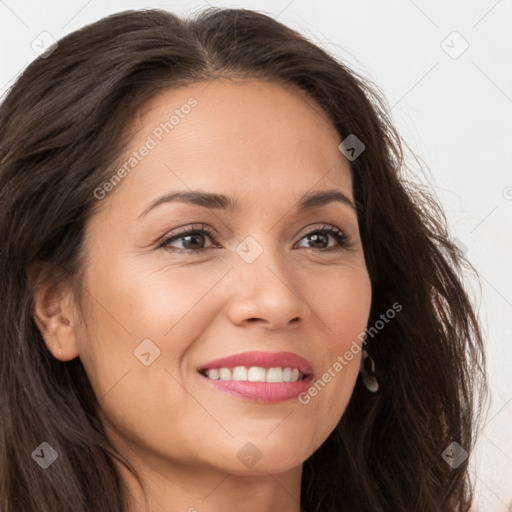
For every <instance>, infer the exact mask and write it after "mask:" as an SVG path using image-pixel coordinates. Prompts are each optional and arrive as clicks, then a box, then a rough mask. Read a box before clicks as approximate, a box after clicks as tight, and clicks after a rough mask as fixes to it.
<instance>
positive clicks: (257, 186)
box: [112, 80, 351, 218]
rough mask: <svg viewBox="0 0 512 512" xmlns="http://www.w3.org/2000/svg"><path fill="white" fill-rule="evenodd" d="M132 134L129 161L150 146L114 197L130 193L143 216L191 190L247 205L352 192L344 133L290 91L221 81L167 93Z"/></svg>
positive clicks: (145, 111) (148, 107)
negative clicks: (320, 191) (330, 190)
mask: <svg viewBox="0 0 512 512" xmlns="http://www.w3.org/2000/svg"><path fill="white" fill-rule="evenodd" d="M130 133H131V138H130V142H129V145H128V150H127V152H126V154H125V155H123V158H122V159H121V163H123V162H124V163H126V162H127V161H128V159H129V157H130V155H133V152H134V151H135V152H139V153H140V151H138V150H140V149H141V148H143V147H144V146H146V147H150V149H149V150H146V151H144V153H145V155H144V156H143V157H140V155H139V158H138V160H137V161H136V162H135V165H134V166H133V168H132V169H131V170H130V171H129V176H127V177H126V178H124V179H123V180H122V183H121V185H120V186H119V188H122V189H123V190H116V194H114V195H113V196H114V197H112V199H113V201H114V202H115V201H116V198H115V196H116V195H120V196H124V201H123V202H126V201H128V202H129V207H130V208H131V207H133V208H135V207H137V208H138V209H139V210H140V211H142V209H143V207H144V204H142V203H147V201H150V200H151V199H152V198H153V197H154V196H156V195H158V194H161V193H164V192H169V191H171V190H176V189H180V190H186V189H187V188H188V189H197V188H200V189H203V190H209V191H214V192H222V193H224V194H226V195H230V196H233V197H236V198H238V199H239V200H240V201H243V202H245V203H246V204H248V203H250V201H251V199H254V200H256V201H258V202H259V203H260V204H261V201H269V202H272V201H274V200H273V199H272V197H274V195H275V197H277V198H278V199H279V201H283V200H284V199H285V197H284V196H283V194H285V195H289V196H291V197H292V198H293V197H298V196H299V195H302V194H303V193H304V192H305V191H306V190H307V189H312V188H326V187H327V186H332V185H337V186H338V187H340V188H342V189H343V190H344V191H345V193H346V194H347V195H350V193H351V173H350V166H349V164H348V162H347V160H346V159H345V157H344V156H343V155H342V154H341V152H340V151H339V149H338V144H339V142H340V137H339V134H338V133H337V131H336V130H335V128H334V126H333V125H332V124H331V123H330V121H329V119H328V117H327V115H326V114H325V112H323V111H322V109H321V108H320V107H319V106H318V105H317V104H316V103H315V102H313V101H312V100H311V99H310V98H309V97H308V96H307V95H306V94H305V93H303V92H302V91H300V90H297V89H295V88H291V87H288V86H283V85H280V84H276V83H269V82H262V81H258V80H214V81H211V82H199V83H195V84H191V85H188V86H184V87H179V88H176V89H168V90H164V91H162V92H161V93H159V94H157V95H156V96H154V97H153V98H152V99H151V100H149V101H148V102H146V103H145V104H144V105H143V107H142V108H141V109H140V110H139V112H138V114H137V116H136V118H135V120H134V122H133V125H132V126H131V127H130ZM320 182H321V183H320ZM316 184H318V186H315V185H316ZM271 191H273V192H274V193H275V194H274V195H271V194H270V192H271ZM118 192H119V194H117V193H118ZM140 211H139V212H138V213H136V212H135V211H134V212H133V214H134V217H133V218H136V217H137V216H138V215H139V214H140Z"/></svg>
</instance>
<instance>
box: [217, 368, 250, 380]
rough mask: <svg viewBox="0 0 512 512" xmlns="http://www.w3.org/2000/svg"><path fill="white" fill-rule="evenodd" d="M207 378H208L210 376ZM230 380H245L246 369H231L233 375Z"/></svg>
mask: <svg viewBox="0 0 512 512" xmlns="http://www.w3.org/2000/svg"><path fill="white" fill-rule="evenodd" d="M208 376H209V377H210V375H208ZM210 378H211V377H210ZM231 378H232V380H247V368H246V367H245V366H236V367H235V368H233V375H232V377H231Z"/></svg>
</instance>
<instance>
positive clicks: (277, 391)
mask: <svg viewBox="0 0 512 512" xmlns="http://www.w3.org/2000/svg"><path fill="white" fill-rule="evenodd" d="M199 376H200V377H201V378H202V379H204V380H206V381H207V382H208V383H209V384H210V385H211V386H213V387H214V388H215V389H218V390H219V391H223V392H224V393H229V394H231V395H235V396H238V397H239V398H245V399H246V400H251V401H253V402H262V403H269V404H275V403H279V402H284V401H285V400H291V399H294V398H297V397H298V396H299V395H300V394H301V393H304V392H305V391H306V390H307V389H308V388H309V386H310V383H311V381H312V379H313V376H312V375H308V376H306V377H305V378H304V379H302V380H298V381H297V382H249V381H243V380H242V381H241V380H215V379H209V378H208V377H205V376H204V375H202V374H199Z"/></svg>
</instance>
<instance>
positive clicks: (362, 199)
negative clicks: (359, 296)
mask: <svg viewBox="0 0 512 512" xmlns="http://www.w3.org/2000/svg"><path fill="white" fill-rule="evenodd" d="M220 76H224V77H250V78H258V79H261V80H268V81H272V82H277V83H280V84H282V85H283V86H284V87H287V86H288V87H290V86H292V87H299V88H300V89H302V90H303V91H305V92H306V93H308V94H309V97H310V98H311V99H312V100H313V101H314V102H316V104H317V105H318V106H319V107H320V108H321V109H323V110H324V111H325V112H326V113H327V115H328V116H329V118H330V120H331V121H332V123H333V125H334V126H335V128H336V129H337V131H338V132H339V134H340V137H341V138H342V139H345V138H346V137H347V136H348V135H350V134H355V135H356V136H357V137H358V138H359V139H361V140H362V141H363V143H364V145H365V150H364V152H363V153H362V154H361V155H360V156H359V157H358V158H357V159H355V160H353V161H351V170H352V175H353V193H354V198H355V201H356V203H357V206H358V219H359V226H360V232H361V237H362V242H363V249H364V254H365V259H366V262H367V267H368V271H369V274H370V278H371V283H372V306H371V312H370V319H369V325H374V324H375V322H376V321H378V320H379V315H381V314H382V312H383V311H386V310H387V309H388V308H389V307H390V305H391V304H394V303H395V302H398V303H399V304H401V305H402V306H403V308H402V310H401V311H400V313H399V314H397V315H396V317H395V318H394V320H393V321H392V322H389V323H388V325H387V326H386V328H385V329H382V330H381V331H379V332H378V333H377V334H376V335H375V336H373V337H371V338H369V339H368V340H367V344H366V349H367V351H368V353H369V355H370V356H371V357H372V358H373V360H374V362H375V365H376V377H377V380H378V382H379V386H380V389H379V391H378V392H376V393H371V392H369V391H368V390H367V389H366V388H365V386H364V385H363V383H362V381H361V379H360V378H358V380H357V382H356V386H355V389H354V392H353V395H352V397H351V400H350V403H349V405H348V407H347V409H346V411H345V413H344V414H343V417H342V419H341V421H340V422H339V424H338V425H337V427H336V428H335V430H334V431H333V432H332V433H331V435H330V436H329V437H328V438H327V439H326V441H325V442H324V443H323V445H322V446H321V447H320V448H319V449H318V450H317V451H316V452H315V453H314V454H313V455H312V456H311V457H310V458H309V459H308V460H306V461H305V462H304V467H303V477H302V487H301V505H302V506H303V507H304V508H305V509H307V510H309V511H311V512H313V511H320V510H322V511H328V512H341V511H350V512H354V511H356V510H357V511H363V510H365V511H366V510H372V511H373V512H389V511H390V510H393V511H394V512H398V511H403V512H411V511H413V510H414V511H421V512H430V511H432V512H434V511H435V512H444V511H446V512H448V511H450V512H453V511H467V510H468V509H469V506H470V503H471V501H472V494H473V489H472V486H471V482H470V479H469V472H468V463H469V458H466V459H465V460H463V461H462V463H460V461H459V464H458V465H454V464H449V463H448V462H447V460H446V457H444V456H443V454H444V453H445V450H446V449H447V448H448V447H450V446H451V444H452V443H454V442H456V443H458V444H459V445H460V446H461V447H462V448H463V449H464V450H465V451H466V452H467V453H468V454H471V453H472V448H473V446H474V443H475V434H476V433H477V430H476V428H477V425H478V420H479V418H480V415H481V411H482V397H484V395H485V396H487V395H486V394H487V379H486V374H485V357H484V350H483V341H482V336H481V332H480V328H479V324H478V320H477V318H476V314H475V311H474V309H473V306H472V303H471V300H470V296H469V294H468V292H467V291H466V289H465V284H464V280H463V279H465V278H464V273H465V271H466V270H469V271H471V272H472V273H474V269H473V267H472V266H471V265H470V263H469V262H468V261H467V260H466V259H465V257H464V255H463V254H462V253H461V252H460V250H459V249H458V248H457V246H456V245H455V244H454V243H453V242H452V240H451V238H450V234H449V232H448V228H447V223H446V219H445V217H444V215H443V212H442V210H441V209H440V207H439V206H438V203H437V200H436V199H435V198H434V197H433V195H432V194H431V193H429V192H428V191H427V190H425V189H424V188H422V187H420V186H418V185H415V184H414V183H412V182H411V180H410V179H408V178H406V175H405V172H406V166H405V164H404V156H403V144H402V142H401V138H400V136H399V135H398V133H397V132H396V131H395V129H394V128H393V126H392V123H391V121H390V115H389V110H388V108H387V107H386V105H387V104H386V103H385V100H383V99H382V94H381V93H380V91H379V90H378V88H377V87H376V86H375V85H374V84H373V83H371V82H370V81H369V80H367V79H364V78H362V77H361V76H359V75H358V74H356V73H355V72H354V71H351V70H349V69H348V68H347V66H346V65H345V64H344V63H342V62H340V61H339V60H338V59H336V58H334V57H333V56H331V55H329V54H328V53H326V52H325V51H324V50H322V49H320V48H318V47H317V46H315V45H314V44H312V43H311V42H309V41H308V40H307V39H306V38H304V37H303V36H301V35H300V34H299V33H297V32H295V31H293V30H291V29H289V28H287V27H286V26H284V25H282V24H281V23H279V22H277V21H276V20H274V19H272V18H271V17H269V16H266V15H264V14H261V13H258V12H254V11H251V10H243V9H220V8H210V9H207V10H205V11H203V12H201V13H199V14H198V15H197V16H196V17H195V18H194V19H187V20H183V19H180V18H178V17H177V16H176V15H174V14H172V13H170V12H166V11H163V10H156V9H155V10H141V11H125V12H121V13H117V14H114V15H111V16H109V17H106V18H104V19H101V20H99V21H97V22H95V23H93V24H91V25H88V26H86V27H84V28H81V29H80V30H77V31H75V32H73V33H71V34H69V35H67V36H66V37H64V38H62V39H61V40H60V41H58V45H57V47H56V48H54V49H52V51H51V52H48V54H46V55H43V56H40V57H38V58H37V59H35V61H34V62H32V63H31V64H30V65H29V66H28V67H27V68H26V70H25V71H24V72H23V73H22V74H21V76H20V77H19V78H18V79H17V81H16V83H15V84H14V86H13V87H12V88H11V89H10V90H9V92H8V94H7V95H6V97H5V99H4V101H3V103H2V105H1V106H0V262H1V268H0V290H1V291H2V295H3V297H4V299H3V307H2V308H1V313H0V315H1V316H0V318H1V319H0V386H1V392H0V403H1V416H0V508H1V510H2V511H3V512H14V511H16V512H21V511H26V512H29V511H30V512H55V511H57V510H58V511H60V512H65V511H69V512H89V511H91V510H93V511H94V512H122V511H125V510H126V507H127V499H126V489H125V488H124V484H123V482H122V481H121V478H120V476H119V474H118V472H117V471H116V468H115V464H114V462H113V458H116V459H117V460H119V461H124V458H123V456H122V454H120V453H117V452H116V450H115V449H114V447H113V446H111V444H110V443H109V441H108V439H107V438H106V436H105V433H104V431H103V428H102V425H101V423H100V421H99V419H98V416H97V413H96V411H97V407H98V401H97V398H96V397H95V395H94V393H93V390H92V388H91V386H90V383H89V381H88V378H87V374H86V373H85V370H84V367H83V365H82V363H81V361H80V358H75V359H74V360H71V361H68V362H65V363H62V362H60V361H59V360H57V359H55V358H54V357H53V356H52V355H51V353H50V352H49V350H47V348H46V346H45V343H44V340H43V338H42V335H41V332H40V331H39V330H38V328H37V326H36V324H35V322H34V320H33V317H32V313H31V304H32V300H33V295H32V294H33V291H34V290H33V289H32V287H31V286H30V285H29V282H28V280H27V269H28V268H29V266H30V265H32V264H33V263H34V262H42V263H44V265H46V267H47V268H48V270H49V272H54V273H57V274H60V275H62V276H72V277H73V278H74V283H75V285H76V299H77V301H78V302H79V303H80V297H81V293H83V291H82V289H81V287H80V282H81V275H82V274H81V271H82V270H83V264H84V252H83V247H82V242H83V237H84V228H85V226H86V223H87V219H88V218H89V216H90V215H91V214H92V212H93V211H94V209H95V207H97V206H98V203H99V201H97V199H96V198H95V196H94V193H93V191H94V190H95V189H96V188H97V187H98V186H100V185H101V184H102V183H104V182H105V180H106V179H108V178H109V177H110V176H111V175H112V171H111V170H112V169H115V168H116V165H117V164H118V162H117V159H119V158H120V155H121V153H122V150H123V147H124V144H125V143H126V140H127V139H126V137H124V135H123V134H124V133H125V127H126V126H129V125H130V121H131V120H133V119H134V115H135V114H136V113H137V111H138V109H140V107H141V105H142V104H143V103H144V102H145V101H146V100H148V99H151V98H152V97H154V96H155V95H156V94H157V93H158V92H159V91H161V90H163V89H165V88H172V87H177V86H182V85H186V84H191V83H194V82H197V81H204V80H212V79H215V78H218V77H220ZM112 141H114V142H115V143H114V144H113V143H112ZM121 186H122V185H121ZM474 275H476V274H474ZM477 391H478V393H477ZM42 442H47V443H48V444H49V445H50V446H51V447H53V448H54V449H55V450H56V452H57V453H58V461H57V462H56V463H54V464H52V465H51V466H50V467H48V468H47V469H46V470H42V469H41V467H40V466H39V465H38V464H35V463H34V460H32V459H33V457H32V456H31V455H32V453H33V451H34V450H35V449H36V448H37V447H38V446H40V445H41V443H42ZM126 466H127V467H130V466H129V464H128V463H127V462H126ZM455 466H456V467H455Z"/></svg>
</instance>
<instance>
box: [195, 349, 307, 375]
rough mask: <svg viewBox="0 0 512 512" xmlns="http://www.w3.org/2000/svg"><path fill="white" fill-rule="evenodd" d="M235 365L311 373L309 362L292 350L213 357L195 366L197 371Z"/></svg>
mask: <svg viewBox="0 0 512 512" xmlns="http://www.w3.org/2000/svg"><path fill="white" fill-rule="evenodd" d="M235 366H247V367H251V366H259V367H261V368H276V367H281V368H297V369H298V370H299V371H301V372H302V373H303V374H304V375H310V374H311V373H313V368H312V366H311V363H310V362H309V361H308V360H307V359H304V358H303V357H301V356H298V355H297V354H293V353H292V352H262V351H252V352H243V353H241V354H234V355H232V356H228V357H223V358H221V359H215V360H214V361H210V362H208V363H205V364H203V365H202V366H199V367H198V368H197V371H201V370H210V369H212V368H233V367H235Z"/></svg>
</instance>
